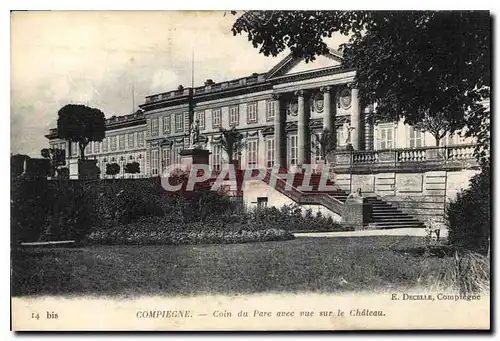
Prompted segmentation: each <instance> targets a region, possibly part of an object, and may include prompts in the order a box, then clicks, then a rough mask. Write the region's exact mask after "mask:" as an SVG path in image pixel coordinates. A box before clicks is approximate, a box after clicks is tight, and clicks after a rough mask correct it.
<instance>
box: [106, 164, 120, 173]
mask: <svg viewBox="0 0 500 341" xmlns="http://www.w3.org/2000/svg"><path fill="white" fill-rule="evenodd" d="M118 173H120V165H119V164H117V163H116V162H115V163H108V164H106V175H112V176H115V175H116V174H118Z"/></svg>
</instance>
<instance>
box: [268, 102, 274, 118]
mask: <svg viewBox="0 0 500 341" xmlns="http://www.w3.org/2000/svg"><path fill="white" fill-rule="evenodd" d="M272 120H274V101H267V102H266V121H272Z"/></svg>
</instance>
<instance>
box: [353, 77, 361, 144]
mask: <svg viewBox="0 0 500 341" xmlns="http://www.w3.org/2000/svg"><path fill="white" fill-rule="evenodd" d="M359 104H360V103H359V90H358V89H356V88H355V87H351V128H353V130H352V133H351V144H352V147H353V149H354V150H359V149H360V147H361V139H362V131H361V122H360V121H361V119H360V110H359V109H360V108H359Z"/></svg>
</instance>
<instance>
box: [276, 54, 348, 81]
mask: <svg viewBox="0 0 500 341" xmlns="http://www.w3.org/2000/svg"><path fill="white" fill-rule="evenodd" d="M329 50H330V52H329V53H327V54H325V55H322V56H316V59H315V60H314V61H312V62H311V61H310V62H308V63H306V61H305V60H304V59H298V58H294V57H293V56H292V54H289V55H288V56H286V57H285V58H284V59H283V60H281V61H280V62H279V63H278V64H276V65H275V66H274V67H273V68H272V69H271V70H269V72H268V73H267V76H266V78H274V77H280V76H285V75H292V74H299V73H304V72H308V71H313V70H317V69H323V68H327V67H335V66H339V65H340V64H341V62H342V54H341V53H340V52H339V51H337V50H334V49H329Z"/></svg>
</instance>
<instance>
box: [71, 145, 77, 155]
mask: <svg viewBox="0 0 500 341" xmlns="http://www.w3.org/2000/svg"><path fill="white" fill-rule="evenodd" d="M71 156H73V157H75V156H78V142H71Z"/></svg>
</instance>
